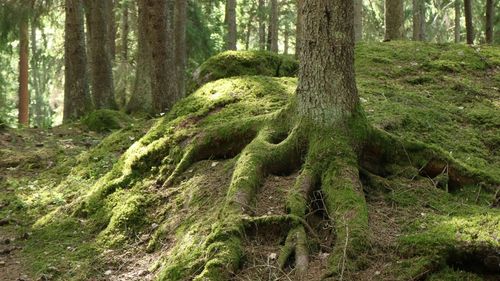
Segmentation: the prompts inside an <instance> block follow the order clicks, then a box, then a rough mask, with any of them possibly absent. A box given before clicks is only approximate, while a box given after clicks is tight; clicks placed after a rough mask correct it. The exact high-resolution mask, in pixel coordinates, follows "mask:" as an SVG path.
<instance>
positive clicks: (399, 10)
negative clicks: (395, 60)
mask: <svg viewBox="0 0 500 281" xmlns="http://www.w3.org/2000/svg"><path fill="white" fill-rule="evenodd" d="M384 10H385V15H384V17H385V39H384V40H385V41H390V40H401V39H403V31H404V30H403V29H404V26H403V23H404V15H403V0H385V9H384Z"/></svg>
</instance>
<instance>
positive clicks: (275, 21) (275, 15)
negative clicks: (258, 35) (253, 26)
mask: <svg viewBox="0 0 500 281" xmlns="http://www.w3.org/2000/svg"><path fill="white" fill-rule="evenodd" d="M278 30H279V3H278V0H271V20H270V23H269V35H270V41H271V48H270V51H271V52H275V53H277V52H278V51H279V49H278V37H279V32H278Z"/></svg>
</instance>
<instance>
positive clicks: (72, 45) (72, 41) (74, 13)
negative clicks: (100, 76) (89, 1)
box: [63, 0, 92, 121]
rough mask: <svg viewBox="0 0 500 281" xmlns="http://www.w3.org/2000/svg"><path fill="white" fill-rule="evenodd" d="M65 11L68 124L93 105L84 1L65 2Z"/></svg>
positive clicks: (65, 107)
mask: <svg viewBox="0 0 500 281" xmlns="http://www.w3.org/2000/svg"><path fill="white" fill-rule="evenodd" d="M65 11H66V24H65V32H64V80H65V82H64V115H63V120H64V121H68V120H71V119H77V118H80V117H82V116H83V115H85V114H86V113H88V112H89V111H90V110H91V109H92V101H91V97H90V93H89V86H88V79H87V67H86V66H87V54H86V48H85V34H84V20H83V2H82V0H65Z"/></svg>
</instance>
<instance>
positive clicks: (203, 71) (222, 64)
mask: <svg viewBox="0 0 500 281" xmlns="http://www.w3.org/2000/svg"><path fill="white" fill-rule="evenodd" d="M298 69H299V64H298V62H297V60H295V59H294V58H293V57H292V56H289V55H280V54H276V53H272V52H267V51H244V52H236V51H227V52H223V53H220V54H218V55H216V56H214V57H212V58H210V59H208V60H207V61H206V62H205V63H203V64H202V65H201V66H200V67H199V68H198V69H197V70H196V73H195V74H194V81H195V84H196V85H197V86H198V87H199V86H201V85H203V84H206V83H208V82H210V81H215V80H218V79H222V78H229V77H234V76H245V75H262V76H270V77H294V76H296V75H297V72H298Z"/></svg>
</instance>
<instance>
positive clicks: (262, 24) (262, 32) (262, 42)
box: [258, 0, 266, 51]
mask: <svg viewBox="0 0 500 281" xmlns="http://www.w3.org/2000/svg"><path fill="white" fill-rule="evenodd" d="M258 14H259V49H260V50H261V51H262V50H265V49H266V2H265V0H259V6H258Z"/></svg>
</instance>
